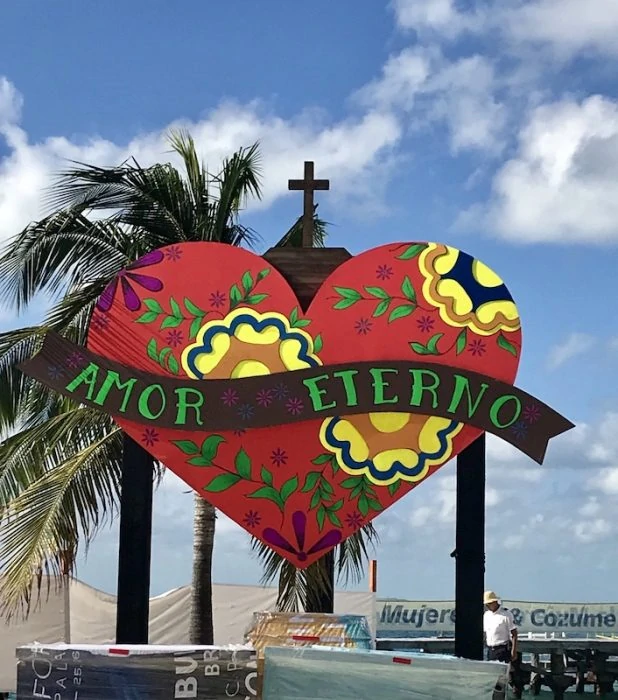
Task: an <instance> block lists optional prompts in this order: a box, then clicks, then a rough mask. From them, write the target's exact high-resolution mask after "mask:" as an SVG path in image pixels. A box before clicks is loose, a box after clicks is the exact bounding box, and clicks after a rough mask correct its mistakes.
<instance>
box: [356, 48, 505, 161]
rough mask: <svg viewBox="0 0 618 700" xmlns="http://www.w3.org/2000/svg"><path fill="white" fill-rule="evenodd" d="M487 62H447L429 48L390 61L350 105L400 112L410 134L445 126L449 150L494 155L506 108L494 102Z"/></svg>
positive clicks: (478, 59)
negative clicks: (473, 151)
mask: <svg viewBox="0 0 618 700" xmlns="http://www.w3.org/2000/svg"><path fill="white" fill-rule="evenodd" d="M497 87H498V84H497V80H496V76H495V72H494V67H493V65H492V63H491V62H490V61H489V60H487V59H486V58H484V57H483V56H478V55H474V56H469V57H465V58H461V59H459V60H457V61H453V62H451V61H448V60H447V59H445V58H444V56H443V55H442V54H441V53H440V51H439V50H437V49H436V48H432V47H421V48H407V49H404V50H403V51H401V52H400V53H398V54H396V55H393V56H391V57H390V58H389V59H388V60H387V62H386V63H385V65H384V66H383V68H382V74H381V76H380V77H379V78H376V79H375V80H373V81H371V82H369V83H368V84H367V85H365V86H364V87H363V88H361V89H360V90H359V91H358V92H357V93H356V94H355V100H356V101H357V102H359V103H360V104H362V105H364V106H366V107H375V108H377V109H379V110H401V111H403V112H404V113H405V114H406V117H407V120H408V123H409V124H410V125H411V126H412V127H413V128H415V129H417V130H418V129H420V128H423V127H427V126H429V125H434V124H436V123H444V124H446V126H447V128H448V130H449V133H450V137H451V150H452V151H453V152H454V153H458V152H459V151H463V150H479V151H496V150H497V149H499V147H500V146H501V145H502V137H503V132H504V128H505V125H506V109H505V107H504V105H502V104H501V103H499V102H498V101H497V100H496V98H495V93H496V90H497Z"/></svg>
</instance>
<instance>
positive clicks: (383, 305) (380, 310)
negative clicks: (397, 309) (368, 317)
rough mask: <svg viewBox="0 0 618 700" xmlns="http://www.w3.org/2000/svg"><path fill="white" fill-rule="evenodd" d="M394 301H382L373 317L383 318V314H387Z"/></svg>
mask: <svg viewBox="0 0 618 700" xmlns="http://www.w3.org/2000/svg"><path fill="white" fill-rule="evenodd" d="M391 301H392V299H385V300H384V301H381V302H380V303H379V304H378V305H377V306H376V308H375V310H374V312H373V317H374V318H378V316H382V314H385V313H386V312H387V311H388V307H389V306H390V303H391Z"/></svg>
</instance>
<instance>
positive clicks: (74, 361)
mask: <svg viewBox="0 0 618 700" xmlns="http://www.w3.org/2000/svg"><path fill="white" fill-rule="evenodd" d="M83 364H84V356H83V355H82V354H81V352H77V351H75V352H72V353H71V354H70V355H69V356H68V357H67V365H69V367H70V368H71V369H77V368H78V367H81V365H83Z"/></svg>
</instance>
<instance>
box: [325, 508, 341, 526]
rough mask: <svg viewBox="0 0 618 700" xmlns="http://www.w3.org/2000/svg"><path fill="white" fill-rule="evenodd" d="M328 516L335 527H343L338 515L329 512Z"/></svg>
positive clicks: (327, 512)
mask: <svg viewBox="0 0 618 700" xmlns="http://www.w3.org/2000/svg"><path fill="white" fill-rule="evenodd" d="M326 515H327V516H328V519H329V520H330V521H331V523H332V524H333V525H334V526H335V527H343V526H342V525H341V520H339V516H338V515H337V513H333V512H332V510H327V511H326Z"/></svg>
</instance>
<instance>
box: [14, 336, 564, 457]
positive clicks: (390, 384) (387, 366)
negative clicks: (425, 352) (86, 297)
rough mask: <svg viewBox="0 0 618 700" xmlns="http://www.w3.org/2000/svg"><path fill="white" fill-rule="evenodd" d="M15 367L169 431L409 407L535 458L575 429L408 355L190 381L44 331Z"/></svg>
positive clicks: (512, 391) (511, 393)
mask: <svg viewBox="0 0 618 700" xmlns="http://www.w3.org/2000/svg"><path fill="white" fill-rule="evenodd" d="M20 369H21V370H22V371H23V372H24V373H25V374H27V375H29V376H31V377H34V378H35V379H37V380H39V381H40V382H42V383H43V384H45V385H46V386H49V387H51V388H52V389H55V390H56V391H58V392H59V393H61V394H63V395H64V396H68V397H71V398H73V399H75V401H77V402H78V403H81V404H85V405H88V406H92V407H94V408H99V409H100V410H101V411H103V412H105V413H108V414H110V415H112V416H114V417H115V418H124V419H126V420H129V421H132V422H136V423H142V424H145V425H153V426H157V427H159V428H168V429H178V430H188V431H203V432H208V431H216V430H238V429H240V428H247V429H248V428H264V427H270V426H276V425H284V424H288V423H294V422H298V421H306V420H315V419H321V418H326V417H328V416H345V415H354V414H359V413H374V412H385V411H388V412H394V413H395V412H396V413H415V414H423V415H432V416H440V417H442V418H450V419H452V420H455V421H458V422H462V423H467V424H469V425H473V426H475V427H477V428H481V429H483V430H485V431H487V432H490V433H493V434H494V435H497V436H499V437H501V438H502V439H503V440H506V442H509V443H510V444H511V445H514V446H515V447H517V448H518V449H519V450H521V451H522V452H524V453H525V454H527V455H528V456H529V457H531V458H532V459H534V460H535V461H536V462H538V463H539V464H542V462H543V458H544V456H545V452H546V450H547V444H548V442H549V440H550V439H551V438H552V437H555V436H556V435H560V434H561V433H564V432H566V431H567V430H570V429H571V428H573V427H574V425H573V423H571V421H569V420H567V419H566V418H564V417H563V416H561V415H560V414H559V413H557V412H556V411H554V410H553V409H552V408H550V407H549V406H547V405H546V404H544V403H543V402H542V401H539V400H538V399H536V398H534V397H533V396H531V395H530V394H527V393H526V392H524V391H522V390H521V389H518V388H517V387H515V386H513V385H511V384H507V383H505V382H501V381H498V380H496V379H493V378H491V377H488V376H485V375H483V374H478V373H477V372H470V371H468V370H462V369H459V368H456V367H450V366H446V365H437V364H431V363H427V362H411V361H409V360H401V361H397V362H392V361H389V362H380V361H375V362H354V363H349V364H345V365H330V366H323V367H313V368H310V369H304V370H297V371H294V372H283V373H278V374H270V375H265V376H259V377H246V378H243V379H206V380H201V381H196V380H193V379H189V378H186V379H182V378H177V377H174V376H164V375H158V374H152V373H150V372H146V371H144V370H139V369H135V368H133V367H126V366H124V365H122V364H120V363H118V362H114V361H112V360H108V359H106V358H104V357H101V356H99V355H96V354H94V353H92V352H90V351H89V350H87V349H86V348H84V347H81V346H77V345H75V344H74V343H71V342H70V341H68V340H66V339H64V338H62V337H61V336H59V335H57V334H55V333H49V334H48V335H47V336H46V337H45V340H44V343H43V347H42V348H41V351H40V352H39V353H38V354H36V355H35V356H34V357H33V358H32V359H30V360H27V361H26V362H24V363H23V364H22V365H21V366H20Z"/></svg>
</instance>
